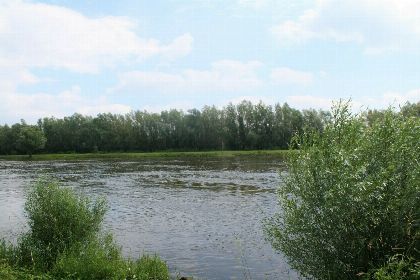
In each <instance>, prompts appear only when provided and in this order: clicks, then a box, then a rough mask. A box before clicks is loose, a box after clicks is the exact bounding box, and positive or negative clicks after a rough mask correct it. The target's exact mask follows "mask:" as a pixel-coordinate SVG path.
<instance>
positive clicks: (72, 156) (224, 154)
mask: <svg viewBox="0 0 420 280" xmlns="http://www.w3.org/2000/svg"><path fill="white" fill-rule="evenodd" d="M291 152H293V151H291V150H252V151H199V152H150V153H142V152H136V153H131V152H119V153H66V154H64V153H60V154H36V155H32V157H31V158H29V156H28V155H1V156H0V160H22V161H27V160H33V161H42V160H90V159H142V158H158V157H167V158H176V157H179V158H211V157H215V158H232V157H242V156H250V157H256V156H268V157H278V158H280V159H284V158H286V157H287V156H288V155H289V154H290V153H291Z"/></svg>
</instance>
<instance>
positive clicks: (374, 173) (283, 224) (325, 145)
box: [266, 105, 420, 279]
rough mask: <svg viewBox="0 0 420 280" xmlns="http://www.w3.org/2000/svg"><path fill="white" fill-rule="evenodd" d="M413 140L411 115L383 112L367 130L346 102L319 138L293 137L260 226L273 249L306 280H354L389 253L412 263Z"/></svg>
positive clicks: (417, 122)
mask: <svg viewBox="0 0 420 280" xmlns="http://www.w3.org/2000/svg"><path fill="white" fill-rule="evenodd" d="M419 139H420V119H419V118H418V117H404V116H403V115H402V114H398V113H395V112H392V111H391V110H388V111H386V112H385V113H384V115H383V117H382V118H380V119H377V120H376V121H375V122H373V123H372V124H371V125H367V123H366V121H365V120H364V119H363V118H361V117H358V116H354V115H352V114H351V113H350V112H349V108H348V106H347V105H340V106H338V107H336V108H335V109H334V110H333V119H332V122H331V123H330V124H328V125H327V126H326V128H325V130H324V131H323V132H322V133H314V132H308V133H304V134H303V135H301V136H299V137H296V138H295V139H294V142H293V145H295V146H298V148H299V152H298V153H291V155H290V160H289V162H288V167H289V173H288V175H285V176H283V181H284V184H282V185H281V187H280V188H279V190H278V196H279V204H280V207H281V210H280V211H279V213H278V214H277V215H275V216H274V217H273V218H272V219H270V220H269V221H268V222H267V225H266V231H267V233H268V237H269V239H270V241H271V242H272V244H273V246H274V248H275V249H277V250H279V251H281V252H283V253H284V255H285V256H286V257H287V258H288V261H289V263H290V265H291V266H292V267H293V268H295V269H297V270H298V271H299V272H300V273H301V274H302V275H304V276H308V277H311V278H314V279H356V278H358V276H357V275H358V274H359V275H360V273H364V272H367V271H369V270H370V269H373V268H378V267H382V266H383V265H384V264H386V262H387V260H388V258H390V257H392V256H393V255H395V254H402V255H404V256H406V257H408V258H414V259H417V260H418V259H419V257H420V256H419V250H418V248H419V245H420V244H419V237H420V233H419V225H420V223H419V215H420V213H419V209H420V199H419V194H420V164H419V161H420V141H419Z"/></svg>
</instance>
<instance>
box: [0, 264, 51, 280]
mask: <svg viewBox="0 0 420 280" xmlns="http://www.w3.org/2000/svg"><path fill="white" fill-rule="evenodd" d="M0 279H2V280H53V279H54V278H53V277H51V276H50V275H48V274H44V273H42V274H34V273H33V272H31V271H29V270H27V269H22V268H18V269H17V268H13V267H11V266H10V265H8V264H2V263H0Z"/></svg>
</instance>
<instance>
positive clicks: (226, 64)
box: [0, 0, 420, 123]
mask: <svg viewBox="0 0 420 280" xmlns="http://www.w3.org/2000/svg"><path fill="white" fill-rule="evenodd" d="M339 98H344V99H348V98H351V99H352V100H353V103H354V106H355V107H357V108H384V107H386V106H388V105H390V104H391V105H396V104H399V103H403V102H405V101H407V100H408V101H412V102H413V101H420V0H336V1H333V0H319V1H317V0H312V1H310V0H302V1H289V0H230V1H229V0H189V1H186V0H185V1H182V0H154V1H149V0H143V1H140V0H139V1H128V0H119V1H104V0H80V1H74V0H71V1H70V0H62V1H59V0H51V1H4V0H0V123H13V122H17V121H19V120H20V119H22V118H23V119H25V120H27V121H29V122H35V121H36V120H37V119H38V118H39V117H44V116H56V117H62V116H65V115H70V114H72V113H74V112H80V113H83V114H96V113H98V112H113V113H125V112H128V111H130V110H148V111H153V112H157V111H160V110H164V109H169V108H179V109H184V110H185V109H189V108H194V107H196V108H201V107H202V106H203V105H206V104H207V105H212V104H214V105H217V106H223V105H226V104H227V103H229V102H233V103H235V102H239V101H240V100H242V99H248V100H251V101H258V100H262V101H263V102H265V103H268V104H274V103H277V102H281V103H283V102H288V103H289V104H290V105H292V106H294V107H297V108H309V107H313V108H329V107H330V105H331V100H337V99H339Z"/></svg>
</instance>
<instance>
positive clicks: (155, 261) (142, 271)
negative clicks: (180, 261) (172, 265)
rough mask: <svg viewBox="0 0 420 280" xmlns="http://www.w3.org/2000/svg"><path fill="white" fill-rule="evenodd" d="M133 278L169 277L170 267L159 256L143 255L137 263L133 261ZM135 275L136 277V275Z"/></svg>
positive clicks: (145, 279) (151, 279)
mask: <svg viewBox="0 0 420 280" xmlns="http://www.w3.org/2000/svg"><path fill="white" fill-rule="evenodd" d="M130 271H132V275H131V278H128V277H127V279H138V280H158V279H169V271H168V267H167V266H166V264H165V263H164V262H162V261H161V260H160V258H159V257H157V256H154V257H151V256H147V255H145V256H142V257H141V258H140V259H139V260H137V261H136V262H135V263H132V268H131V269H130ZM134 276H135V277H134Z"/></svg>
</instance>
